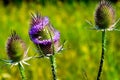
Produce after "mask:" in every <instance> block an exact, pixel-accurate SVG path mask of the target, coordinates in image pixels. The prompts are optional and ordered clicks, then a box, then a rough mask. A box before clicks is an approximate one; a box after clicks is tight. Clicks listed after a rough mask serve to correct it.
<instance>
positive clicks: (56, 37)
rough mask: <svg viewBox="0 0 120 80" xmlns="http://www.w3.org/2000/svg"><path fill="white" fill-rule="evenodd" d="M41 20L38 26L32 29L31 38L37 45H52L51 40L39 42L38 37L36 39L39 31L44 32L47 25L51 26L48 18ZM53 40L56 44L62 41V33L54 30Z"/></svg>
mask: <svg viewBox="0 0 120 80" xmlns="http://www.w3.org/2000/svg"><path fill="white" fill-rule="evenodd" d="M40 20H41V21H40V22H39V23H38V24H35V25H33V26H32V27H31V29H30V31H29V35H30V38H31V40H32V41H33V42H34V43H35V44H43V45H48V44H52V40H51V39H45V40H39V39H38V37H35V35H36V34H38V33H39V31H41V30H43V29H44V28H45V27H46V25H48V24H49V18H48V17H42V18H41V19H40ZM48 27H49V26H48ZM38 36H39V35H38ZM52 39H53V41H54V42H57V41H58V40H59V39H60V33H59V32H58V31H57V30H54V36H53V37H52Z"/></svg>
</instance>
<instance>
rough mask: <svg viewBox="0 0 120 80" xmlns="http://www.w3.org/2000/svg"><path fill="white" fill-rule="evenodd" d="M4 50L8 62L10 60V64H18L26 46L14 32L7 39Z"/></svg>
mask: <svg viewBox="0 0 120 80" xmlns="http://www.w3.org/2000/svg"><path fill="white" fill-rule="evenodd" d="M6 49H7V54H8V57H9V58H10V60H12V62H18V61H21V60H22V59H23V57H24V53H25V52H26V45H25V43H24V42H23V40H22V39H21V38H20V37H19V36H18V35H17V34H16V32H13V33H12V34H11V36H10V37H9V38H8V41H7V45H6Z"/></svg>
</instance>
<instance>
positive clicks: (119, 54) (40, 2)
mask: <svg viewBox="0 0 120 80" xmlns="http://www.w3.org/2000/svg"><path fill="white" fill-rule="evenodd" d="M111 1H112V5H113V7H114V9H115V11H116V20H117V19H118V18H120V2H119V1H117V0H111ZM97 3H98V0H96V1H92V0H76V1H73V0H35V1H34V0H1V1H0V59H8V56H7V54H6V48H5V46H6V41H7V39H8V37H9V35H10V33H11V30H16V32H17V33H18V34H19V35H20V36H21V38H22V39H23V40H24V41H25V42H26V44H27V46H28V47H30V50H29V53H28V55H29V56H33V55H34V54H35V53H36V49H35V46H34V45H33V43H32V42H31V41H30V39H29V35H28V31H29V28H30V20H31V13H35V12H37V11H38V12H39V13H41V14H42V15H43V16H48V17H49V18H50V21H51V23H52V24H53V25H54V27H55V28H56V29H57V30H59V31H60V33H61V42H63V41H64V40H66V41H67V43H66V45H65V47H64V48H65V49H64V51H62V52H61V54H57V55H56V63H57V77H58V79H59V80H96V76H97V72H98V67H99V61H100V56H101V32H100V31H96V30H90V28H91V27H92V26H90V25H89V24H88V23H87V22H86V21H87V20H88V21H91V22H92V23H93V24H94V12H95V9H96V6H97ZM116 27H117V28H118V29H120V28H119V27H120V22H119V23H118V24H117V26H116ZM119 38H120V32H118V31H112V32H107V43H106V44H107V46H106V47H107V48H106V53H105V60H104V66H103V72H102V76H101V80H120V39H119ZM28 63H29V64H31V65H30V66H26V65H25V70H26V75H27V78H28V80H52V75H51V69H50V62H49V60H48V59H47V58H43V59H34V60H30V61H28ZM0 80H20V74H19V70H18V67H17V66H15V67H12V68H10V66H7V65H6V64H4V63H3V62H0Z"/></svg>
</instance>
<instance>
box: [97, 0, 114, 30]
mask: <svg viewBox="0 0 120 80" xmlns="http://www.w3.org/2000/svg"><path fill="white" fill-rule="evenodd" d="M114 22H115V11H114V9H113V8H112V6H111V4H110V3H109V2H106V1H104V0H103V1H101V2H100V3H99V6H98V7H97V10H96V12H95V24H96V28H97V29H108V28H111V26H112V25H113V23H114Z"/></svg>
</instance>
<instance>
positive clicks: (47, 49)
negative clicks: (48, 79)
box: [29, 14, 60, 56]
mask: <svg viewBox="0 0 120 80" xmlns="http://www.w3.org/2000/svg"><path fill="white" fill-rule="evenodd" d="M29 35H30V39H31V40H32V41H33V43H34V44H35V45H36V46H37V48H38V50H39V49H41V51H42V52H43V54H44V55H46V56H47V55H52V54H53V51H54V50H56V46H55V45H58V43H59V39H60V33H59V32H58V31H57V30H55V29H54V28H53V26H52V25H51V24H50V22H49V18H48V17H43V16H40V15H38V14H36V15H34V16H33V17H32V21H31V28H30V30H29ZM52 45H53V46H54V47H55V48H54V49H53V46H52Z"/></svg>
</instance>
